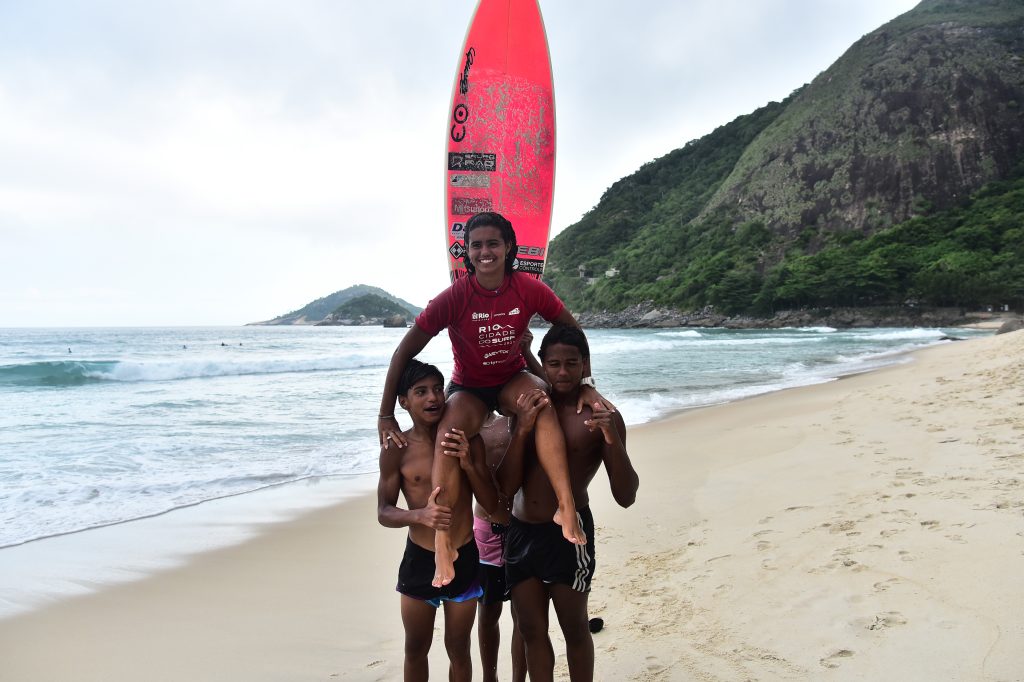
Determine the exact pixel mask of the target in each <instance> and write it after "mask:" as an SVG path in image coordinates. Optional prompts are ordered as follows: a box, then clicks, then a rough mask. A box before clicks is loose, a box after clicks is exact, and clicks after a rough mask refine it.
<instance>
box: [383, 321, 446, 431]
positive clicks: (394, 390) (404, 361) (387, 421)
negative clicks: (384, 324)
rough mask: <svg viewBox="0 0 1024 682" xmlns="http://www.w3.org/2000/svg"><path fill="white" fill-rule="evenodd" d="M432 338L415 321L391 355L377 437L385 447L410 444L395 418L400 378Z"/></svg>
mask: <svg viewBox="0 0 1024 682" xmlns="http://www.w3.org/2000/svg"><path fill="white" fill-rule="evenodd" d="M431 338H433V337H431V336H430V334H428V333H427V332H425V331H423V330H422V329H420V328H419V326H418V325H417V324H416V323H415V322H414V323H413V325H412V327H410V328H409V331H407V332H406V333H405V336H403V337H402V340H401V342H399V344H398V348H396V349H395V352H394V353H393V354H392V355H391V364H390V365H388V373H387V376H386V377H385V379H384V393H383V395H381V398H380V412H379V413H378V416H377V438H378V439H379V440H380V444H381V445H382V446H384V449H387V447H388V446H389V445H390V444H391V443H394V444H395V445H397V446H398V448H399V449H401V448H403V447H405V446H406V445H408V444H409V442H408V441H407V440H406V438H405V434H403V433H402V429H401V428H399V426H398V422H397V421H396V420H395V401H396V400H398V380H399V379H400V378H401V377H402V372H404V371H405V366H406V365H408V364H409V361H410V360H412V359H413V358H414V357H416V356H417V355H418V354H419V352H420V351H421V350H423V349H424V348H426V347H427V344H428V343H430V339H431Z"/></svg>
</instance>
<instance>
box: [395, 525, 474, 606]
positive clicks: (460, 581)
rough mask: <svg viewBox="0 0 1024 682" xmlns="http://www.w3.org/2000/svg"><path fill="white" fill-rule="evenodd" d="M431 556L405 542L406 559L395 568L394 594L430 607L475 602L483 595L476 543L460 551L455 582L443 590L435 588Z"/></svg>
mask: <svg viewBox="0 0 1024 682" xmlns="http://www.w3.org/2000/svg"><path fill="white" fill-rule="evenodd" d="M433 579H434V553H433V552H431V551H430V550H429V549H423V548H422V547H420V546H419V545H417V544H416V543H415V542H413V541H412V539H411V538H406V541H405V555H404V556H403V557H402V563H401V564H399V566H398V585H397V586H396V587H395V589H396V590H398V591H399V592H401V593H402V594H404V595H405V596H407V597H412V598H413V599H419V600H420V601H425V602H427V603H428V604H431V605H433V606H435V607H436V606H440V605H441V602H445V601H453V602H463V601H469V600H470V599H476V598H478V597H479V596H480V595H481V594H483V588H482V587H480V554H479V553H478V552H477V549H476V540H473V539H470V541H469V542H467V543H466V544H464V545H463V546H462V547H459V556H458V558H457V559H455V580H452V581H451V582H450V583H448V584H447V585H445V586H444V587H434V586H433V585H431V584H430V583H431V581H432V580H433Z"/></svg>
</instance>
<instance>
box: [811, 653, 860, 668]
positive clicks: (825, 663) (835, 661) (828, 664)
mask: <svg viewBox="0 0 1024 682" xmlns="http://www.w3.org/2000/svg"><path fill="white" fill-rule="evenodd" d="M851 656H853V652H852V651H850V650H849V649H840V650H839V651H835V652H833V653H831V654H829V655H828V656H826V657H825V658H822V659H821V660H819V661H818V662H819V663H821V666H822V667H823V668H838V667H839V661H840V659H843V658H850V657H851Z"/></svg>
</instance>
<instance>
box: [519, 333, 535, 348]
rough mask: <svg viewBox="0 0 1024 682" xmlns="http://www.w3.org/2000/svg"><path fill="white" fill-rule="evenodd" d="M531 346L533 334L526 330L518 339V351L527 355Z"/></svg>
mask: <svg viewBox="0 0 1024 682" xmlns="http://www.w3.org/2000/svg"><path fill="white" fill-rule="evenodd" d="M531 345H533V332H531V331H530V330H529V329H527V330H526V331H524V332H523V335H522V336H520V337H519V350H521V351H522V352H523V353H529V352H530V346H531Z"/></svg>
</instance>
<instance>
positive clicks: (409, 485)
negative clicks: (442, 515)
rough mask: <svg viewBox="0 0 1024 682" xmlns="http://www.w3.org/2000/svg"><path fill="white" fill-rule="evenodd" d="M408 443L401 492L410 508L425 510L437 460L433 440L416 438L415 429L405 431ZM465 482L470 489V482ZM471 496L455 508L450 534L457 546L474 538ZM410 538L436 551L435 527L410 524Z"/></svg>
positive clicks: (403, 460)
mask: <svg viewBox="0 0 1024 682" xmlns="http://www.w3.org/2000/svg"><path fill="white" fill-rule="evenodd" d="M405 435H406V438H408V441H409V445H408V446H407V447H405V448H403V454H402V464H401V473H402V484H401V485H402V495H403V496H404V497H405V504H406V507H407V508H408V509H422V508H423V507H426V506H427V501H428V500H429V498H430V493H431V492H433V488H432V487H431V483H430V472H431V468H432V467H433V463H434V439H433V438H431V439H430V440H429V441H427V440H416V439H415V435H414V434H413V433H412V431H411V430H410V431H407V432H406V434H405ZM459 473H460V475H462V476H463V479H464V485H465V486H466V488H467V489H468V487H469V481H468V480H465V474H463V473H462V472H461V470H460V471H459ZM471 499H472V496H471V495H462V496H460V499H459V500H457V501H456V504H455V506H454V507H452V524H451V529H450V533H451V536H452V541H453V543H454V544H455V547H456V549H457V548H459V547H461V546H462V545H464V544H466V542H468V541H469V540H470V539H471V538H472V537H473V513H472V505H471V502H470V500H471ZM409 537H410V538H411V539H412V541H413V542H414V543H416V544H417V545H419V546H420V547H422V548H424V549H429V550H430V551H434V530H433V529H432V528H428V527H426V526H421V525H419V524H413V525H411V526H409Z"/></svg>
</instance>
